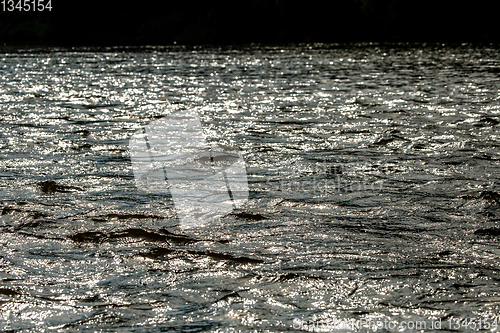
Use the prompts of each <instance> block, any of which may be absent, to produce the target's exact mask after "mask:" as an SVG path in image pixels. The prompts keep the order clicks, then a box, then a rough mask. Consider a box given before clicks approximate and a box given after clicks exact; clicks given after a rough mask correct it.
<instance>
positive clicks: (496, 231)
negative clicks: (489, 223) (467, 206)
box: [474, 228, 500, 236]
mask: <svg viewBox="0 0 500 333" xmlns="http://www.w3.org/2000/svg"><path fill="white" fill-rule="evenodd" d="M474 235H478V236H500V228H486V229H477V230H476V231H474Z"/></svg>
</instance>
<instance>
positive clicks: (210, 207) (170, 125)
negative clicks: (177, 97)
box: [129, 110, 248, 228]
mask: <svg viewBox="0 0 500 333" xmlns="http://www.w3.org/2000/svg"><path fill="white" fill-rule="evenodd" d="M129 149H130V157H131V160H132V168H133V171H134V178H135V182H136V186H137V187H138V188H139V189H141V190H143V191H146V192H149V193H157V194H167V193H170V195H171V196H172V199H173V202H174V206H175V209H176V212H177V216H178V218H179V221H180V226H181V228H189V227H194V226H199V225H203V224H205V223H207V222H210V221H213V220H215V219H217V218H220V217H222V216H224V215H226V214H228V213H230V212H231V211H232V210H233V209H234V208H238V207H240V206H242V205H243V204H244V203H245V202H246V201H247V200H248V181H247V174H246V167H245V161H244V160H243V156H242V155H241V152H240V151H239V150H238V149H237V148H233V147H228V146H217V145H211V146H210V145H208V144H207V142H206V140H205V136H204V135H203V128H202V126H201V122H200V118H199V117H198V114H197V112H196V111H193V110H185V111H179V112H175V113H173V114H171V115H169V116H166V117H164V118H161V119H158V120H156V121H153V122H151V123H150V124H148V125H146V126H145V127H144V128H142V129H140V130H138V131H137V132H136V133H135V134H134V135H133V136H132V138H131V139H130V141H129Z"/></svg>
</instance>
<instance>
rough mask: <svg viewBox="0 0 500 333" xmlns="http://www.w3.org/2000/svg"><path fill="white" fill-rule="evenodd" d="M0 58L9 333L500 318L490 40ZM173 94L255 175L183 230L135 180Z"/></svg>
mask: <svg viewBox="0 0 500 333" xmlns="http://www.w3.org/2000/svg"><path fill="white" fill-rule="evenodd" d="M0 58H1V60H2V61H1V63H0V73H1V79H0V126H1V133H0V152H1V154H0V198H1V205H2V207H0V209H1V210H2V211H1V216H0V228H1V237H0V246H1V247H0V267H1V270H0V310H1V312H0V330H20V331H26V332H28V331H30V332H32V331H40V332H42V331H43V332H45V331H48V330H61V331H64V330H69V331H74V330H82V331H89V332H90V331H97V330H99V331H103V332H121V331H123V332H125V331H131V330H134V331H138V332H142V331H145V332H149V331H186V332H205V331H208V332H288V331H304V330H309V331H311V330H316V331H319V330H323V331H335V332H337V331H338V332H340V331H342V329H343V328H346V326H345V325H344V327H342V326H338V325H337V324H338V323H347V322H353V323H355V322H356V321H357V322H358V323H359V322H362V321H364V323H365V324H366V323H367V322H369V321H370V320H372V321H384V320H385V321H393V322H395V323H397V324H398V325H399V326H397V327H396V326H393V327H389V328H387V327H383V328H380V327H379V330H382V331H405V330H408V331H411V328H412V326H411V325H409V324H411V322H412V321H413V322H415V321H421V322H425V325H427V327H426V331H432V330H433V328H435V327H434V326H433V325H434V324H433V323H434V322H436V321H441V323H442V326H443V329H448V328H452V329H454V328H457V329H458V330H459V331H468V330H470V329H472V324H471V323H472V321H470V320H469V319H471V318H472V319H474V320H475V322H476V325H477V323H478V322H479V321H481V322H482V323H483V326H482V328H483V329H484V328H485V326H486V324H490V325H491V327H489V329H486V330H488V331H496V327H495V326H496V325H495V318H496V317H497V316H498V315H500V275H499V273H500V266H499V263H500V259H499V257H500V246H499V236H500V223H499V221H500V220H499V219H500V183H499V176H500V172H499V166H500V149H499V148H500V146H499V134H500V132H499V128H500V127H499V126H500V95H499V91H500V90H499V89H500V79H499V73H500V55H499V52H498V49H496V48H494V47H489V46H476V47H473V46H469V45H462V46H445V45H433V46H428V45H427V46H426V45H416V46H405V45H393V46H391V47H389V46H383V45H352V46H338V45H311V46H309V45H297V46H287V47H259V46H255V47H248V48H214V47H204V48H201V47H200V48H186V47H174V48H154V47H150V48H143V49H132V48H129V49H127V48H115V49H113V48H109V49H73V50H71V49H21V50H17V51H11V50H4V51H3V53H1V54H0ZM182 110H196V111H197V113H198V114H199V117H200V119H201V123H202V125H203V128H204V133H205V135H206V138H207V140H208V141H209V142H211V143H215V144H221V145H230V146H233V147H238V148H239V149H240V151H241V152H242V156H243V157H244V160H245V164H246V172H247V175H248V183H249V190H250V192H249V199H248V201H247V203H246V204H245V205H244V206H242V207H241V208H239V209H238V210H235V211H234V212H233V213H231V214H229V215H227V216H225V217H223V218H220V219H218V220H217V221H214V222H211V223H208V224H206V225H203V226H197V227H194V228H190V229H182V228H179V225H178V223H177V221H178V219H177V216H176V211H175V209H174V205H173V203H172V199H171V198H170V197H169V196H168V195H165V194H158V193H148V192H144V191H141V190H140V189H138V188H137V187H136V184H135V181H134V175H133V170H132V166H131V160H130V154H129V146H128V144H129V139H130V137H131V136H132V135H133V133H134V132H135V131H137V130H138V129H139V128H141V127H142V126H144V125H146V124H148V123H150V122H152V121H154V120H156V119H160V118H162V117H164V116H166V115H168V114H171V113H172V112H176V111H182ZM465 318H467V319H468V320H469V322H468V324H466V325H459V326H458V327H457V326H456V325H455V319H465ZM404 322H406V324H404ZM336 323H337V324H336ZM469 324H470V325H469ZM325 325H326V326H325ZM328 325H330V326H328ZM335 325H337V326H335ZM405 325H406V326H405ZM412 325H413V324H412ZM449 325H453V326H452V327H449ZM467 325H469V326H467ZM476 328H477V327H476ZM355 330H358V331H363V330H364V331H367V330H369V328H367V327H363V326H361V327H359V329H355ZM370 330H371V331H373V327H371V328H370ZM351 331H352V330H351Z"/></svg>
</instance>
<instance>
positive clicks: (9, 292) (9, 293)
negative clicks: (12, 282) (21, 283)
mask: <svg viewBox="0 0 500 333" xmlns="http://www.w3.org/2000/svg"><path fill="white" fill-rule="evenodd" d="M0 295H5V296H10V297H12V296H16V295H20V294H19V293H18V292H17V291H14V290H12V289H8V288H0Z"/></svg>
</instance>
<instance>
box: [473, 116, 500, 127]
mask: <svg viewBox="0 0 500 333" xmlns="http://www.w3.org/2000/svg"><path fill="white" fill-rule="evenodd" d="M498 124H500V122H499V121H498V120H497V119H495V118H493V117H483V118H481V120H479V121H478V122H477V123H476V124H474V126H476V127H487V126H495V125H498Z"/></svg>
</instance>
